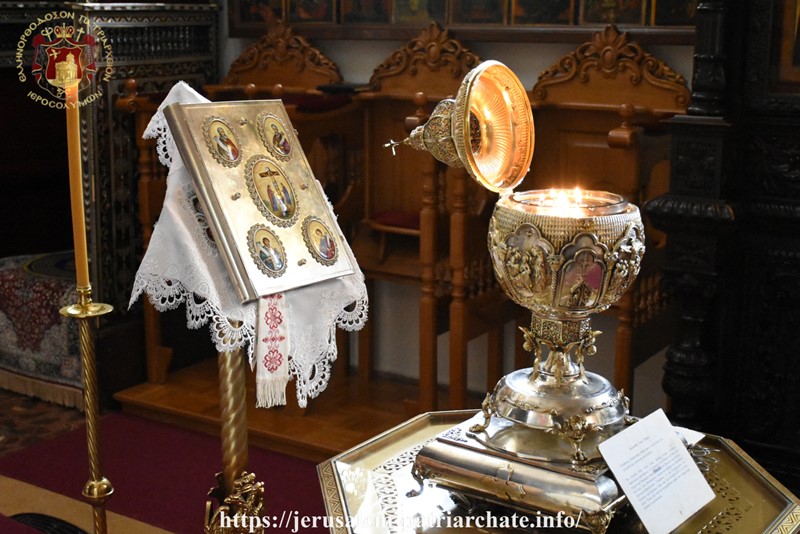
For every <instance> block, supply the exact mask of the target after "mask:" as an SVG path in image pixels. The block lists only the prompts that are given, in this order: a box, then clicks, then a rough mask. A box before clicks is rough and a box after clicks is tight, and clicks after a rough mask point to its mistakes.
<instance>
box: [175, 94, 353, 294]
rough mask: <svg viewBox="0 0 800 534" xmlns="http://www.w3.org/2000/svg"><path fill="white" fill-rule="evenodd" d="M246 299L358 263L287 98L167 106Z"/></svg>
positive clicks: (208, 216) (200, 199)
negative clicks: (291, 116) (292, 117)
mask: <svg viewBox="0 0 800 534" xmlns="http://www.w3.org/2000/svg"><path fill="white" fill-rule="evenodd" d="M164 115H165V116H166V118H167V122H168V124H169V127H170V130H171V132H172V136H173V138H174V139H175V144H176V146H177V148H178V150H179V152H180V155H181V158H182V159H183V162H184V164H185V165H186V168H187V170H188V171H189V174H190V175H191V176H192V181H193V184H194V186H195V191H196V193H197V199H198V202H199V208H200V209H201V212H202V214H203V216H204V217H205V219H206V220H207V222H208V226H209V228H210V229H211V233H212V235H213V239H214V242H215V244H216V245H217V249H218V250H219V251H220V255H221V256H222V258H223V260H224V263H225V266H226V268H227V270H228V273H229V274H230V277H231V280H232V282H233V285H234V287H235V288H236V290H237V292H238V294H239V297H240V299H241V301H242V302H243V303H244V302H248V301H251V300H254V299H257V298H259V297H261V296H266V295H270V294H273V293H277V292H280V291H286V290H288V289H292V288H296V287H300V286H304V285H308V284H313V283H316V282H319V281H322V280H327V279H330V278H335V277H338V276H343V275H347V274H352V273H353V272H354V265H353V264H352V263H351V260H350V258H351V254H350V253H349V249H348V248H347V247H348V244H347V242H346V241H345V239H344V237H343V235H342V232H341V230H340V228H339V226H338V224H337V223H336V218H335V216H334V215H333V213H332V210H331V206H330V203H329V202H328V201H327V199H326V197H325V195H324V193H323V192H322V187H321V186H320V184H319V182H317V180H316V179H315V178H314V175H313V173H312V172H311V168H310V166H309V164H308V160H307V159H306V156H305V154H304V153H303V149H302V148H301V146H300V143H299V142H298V140H297V136H296V133H295V131H294V129H293V128H292V125H291V123H290V122H289V118H288V116H287V114H286V110H285V108H284V106H283V103H282V102H281V101H280V100H260V101H248V102H212V103H203V104H180V103H176V104H171V105H169V106H167V107H166V108H165V110H164Z"/></svg>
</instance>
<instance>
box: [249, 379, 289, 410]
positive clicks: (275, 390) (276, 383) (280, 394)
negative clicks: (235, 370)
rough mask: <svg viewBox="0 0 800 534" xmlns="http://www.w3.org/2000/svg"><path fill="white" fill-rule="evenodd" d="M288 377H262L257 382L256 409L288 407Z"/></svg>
mask: <svg viewBox="0 0 800 534" xmlns="http://www.w3.org/2000/svg"><path fill="white" fill-rule="evenodd" d="M287 384H288V377H286V379H285V380H281V379H280V378H279V377H277V376H271V377H261V378H258V379H257V380H256V408H272V407H273V406H285V405H286V385H287Z"/></svg>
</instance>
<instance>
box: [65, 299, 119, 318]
mask: <svg viewBox="0 0 800 534" xmlns="http://www.w3.org/2000/svg"><path fill="white" fill-rule="evenodd" d="M112 311H114V307H113V306H112V305H111V304H103V303H102V302H90V303H89V304H70V305H69V306H64V307H63V308H61V309H60V310H58V313H60V314H61V315H63V316H64V317H72V318H74V319H89V318H91V317H100V316H101V315H105V314H107V313H111V312H112Z"/></svg>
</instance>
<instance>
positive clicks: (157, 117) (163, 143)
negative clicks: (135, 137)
mask: <svg viewBox="0 0 800 534" xmlns="http://www.w3.org/2000/svg"><path fill="white" fill-rule="evenodd" d="M142 137H143V138H144V139H155V140H156V152H157V153H158V161H160V162H161V164H162V165H163V166H165V167H171V166H172V154H174V153H175V152H176V150H177V149H176V148H175V140H174V139H173V138H172V133H171V132H170V131H169V126H168V125H167V119H166V117H164V113H162V112H161V109H160V108H159V110H158V111H156V112H155V114H154V115H153V118H152V119H150V124H148V125H147V129H146V130H145V131H144V134H143V135H142Z"/></svg>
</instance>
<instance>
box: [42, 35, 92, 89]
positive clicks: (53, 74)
mask: <svg viewBox="0 0 800 534" xmlns="http://www.w3.org/2000/svg"><path fill="white" fill-rule="evenodd" d="M76 33H78V32H76V31H75V27H74V26H67V25H65V24H62V25H60V26H55V27H54V28H53V31H52V33H51V35H52V36H53V39H52V40H47V36H45V35H44V34H43V33H40V34H39V35H37V36H36V37H34V38H33V48H34V50H35V52H34V56H33V68H32V69H31V71H32V73H33V75H34V78H35V80H36V84H37V85H38V86H39V87H41V88H42V89H44V90H45V91H47V92H48V93H50V94H51V95H53V96H54V97H56V98H62V97H63V94H64V90H63V89H62V88H63V87H64V86H65V85H66V84H67V83H68V82H69V81H74V80H80V81H81V86H88V85H89V84H90V83H91V81H92V78H93V77H94V75H95V74H96V72H97V69H96V68H95V65H94V37H93V36H91V35H83V36H81V37H80V38H77V37H78V36H77V35H76Z"/></svg>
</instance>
